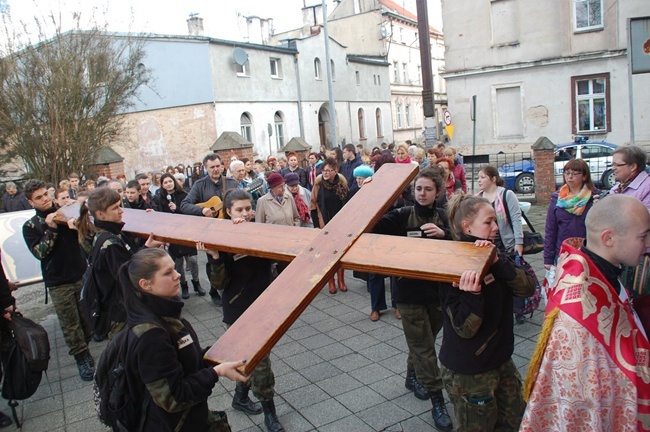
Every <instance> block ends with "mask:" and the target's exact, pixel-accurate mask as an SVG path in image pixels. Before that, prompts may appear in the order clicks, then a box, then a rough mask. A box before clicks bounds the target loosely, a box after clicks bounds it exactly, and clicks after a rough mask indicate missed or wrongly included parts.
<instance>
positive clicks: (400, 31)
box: [399, 27, 404, 43]
mask: <svg viewBox="0 0 650 432" xmlns="http://www.w3.org/2000/svg"><path fill="white" fill-rule="evenodd" d="M399 41H400V42H401V43H404V29H403V28H402V27H400V28H399Z"/></svg>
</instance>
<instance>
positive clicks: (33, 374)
mask: <svg viewBox="0 0 650 432" xmlns="http://www.w3.org/2000/svg"><path fill="white" fill-rule="evenodd" d="M9 328H10V329H11V342H12V346H11V349H10V350H9V356H8V358H7V363H6V366H5V374H4V381H3V383H2V397H3V398H4V399H6V400H8V401H9V402H8V404H9V406H10V407H11V413H12V415H13V418H14V421H15V422H16V425H17V426H18V427H19V428H20V427H21V426H20V422H19V421H18V416H17V414H16V407H17V406H18V402H16V401H17V400H24V399H27V398H29V397H31V396H32V395H33V394H34V393H36V390H37V389H38V386H39V384H40V383H41V378H42V377H43V372H45V371H47V367H48V363H49V361H50V341H49V339H48V336H47V331H45V329H44V328H43V326H41V325H39V324H36V323H35V322H34V321H32V320H30V319H27V318H25V317H23V316H22V315H21V314H20V313H19V312H13V313H12V314H11V322H9Z"/></svg>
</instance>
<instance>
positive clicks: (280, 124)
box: [274, 111, 284, 150]
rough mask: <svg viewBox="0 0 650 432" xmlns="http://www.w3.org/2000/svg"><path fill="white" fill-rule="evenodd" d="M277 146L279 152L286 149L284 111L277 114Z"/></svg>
mask: <svg viewBox="0 0 650 432" xmlns="http://www.w3.org/2000/svg"><path fill="white" fill-rule="evenodd" d="M274 118H275V145H276V146H277V148H278V150H280V149H281V148H282V147H284V116H283V115H282V111H276V112H275V117H274Z"/></svg>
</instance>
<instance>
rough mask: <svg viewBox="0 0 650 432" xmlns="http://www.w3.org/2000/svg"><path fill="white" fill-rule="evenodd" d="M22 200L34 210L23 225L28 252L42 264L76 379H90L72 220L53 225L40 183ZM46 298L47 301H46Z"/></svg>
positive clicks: (80, 259) (82, 261) (82, 264)
mask: <svg viewBox="0 0 650 432" xmlns="http://www.w3.org/2000/svg"><path fill="white" fill-rule="evenodd" d="M25 196H26V197H27V200H28V201H29V203H30V204H31V205H32V207H34V209H36V215H35V216H34V217H32V218H31V219H29V220H28V221H27V222H25V225H23V237H24V238H25V243H27V248H28V249H29V251H30V252H31V253H32V255H34V256H35V257H36V258H37V259H38V260H40V261H41V270H42V272H43V282H44V283H45V287H46V289H47V290H48V291H49V294H50V295H51V296H52V304H53V305H54V310H55V311H56V314H57V316H58V318H59V325H60V326H61V330H62V331H63V337H64V339H65V342H66V344H67V345H68V348H70V351H69V354H70V355H72V356H74V358H75V360H76V362H77V368H78V369H79V376H80V377H81V379H82V380H84V381H90V380H92V379H93V368H94V367H95V362H94V360H93V358H92V356H91V355H90V351H88V342H89V341H90V338H91V337H92V329H91V328H90V326H89V325H88V323H87V322H86V320H85V319H84V317H83V315H82V312H81V310H82V309H81V301H80V297H81V278H82V276H83V274H84V272H85V271H86V267H87V262H86V258H85V257H84V255H83V252H82V250H81V246H79V240H78V238H77V231H76V228H74V219H70V220H69V221H68V223H67V224H66V223H63V224H57V223H56V222H55V219H54V218H55V216H56V210H57V208H56V206H55V205H54V203H53V202H52V199H51V198H50V195H49V194H48V192H47V189H46V188H45V183H43V182H42V181H40V180H29V181H28V182H27V183H26V184H25ZM46 298H47V297H46Z"/></svg>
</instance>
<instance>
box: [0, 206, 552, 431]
mask: <svg viewBox="0 0 650 432" xmlns="http://www.w3.org/2000/svg"><path fill="white" fill-rule="evenodd" d="M545 215H546V207H544V206H533V207H532V208H531V209H530V212H529V217H530V219H531V222H532V224H533V225H534V226H535V227H536V228H537V229H538V230H539V231H541V232H543V231H544V217H545ZM527 258H528V259H529V262H530V263H531V264H532V265H533V267H534V268H535V269H536V271H537V273H538V276H539V278H540V281H541V280H542V278H543V276H544V272H543V262H542V254H541V253H540V254H538V255H533V256H528V257H527ZM204 259H205V258H203V257H200V261H202V260H204ZM391 259H395V257H391ZM200 264H201V263H200ZM351 273H352V272H349V271H348V272H346V282H347V284H348V288H349V291H348V292H347V293H338V294H336V295H330V294H329V293H328V292H327V289H326V288H325V289H324V290H323V291H322V293H321V294H319V295H318V296H317V297H316V299H315V300H314V301H313V303H312V304H311V305H310V306H309V307H308V308H307V310H306V311H305V313H303V314H302V315H301V316H300V318H299V319H298V320H297V321H296V322H295V324H294V325H293V326H292V327H291V328H290V329H289V331H288V332H287V333H286V334H285V336H284V337H283V338H282V339H281V340H280V342H279V343H278V344H277V345H276V346H275V348H273V351H272V353H271V359H272V362H273V371H274V373H275V376H276V392H277V395H276V399H275V401H276V407H277V410H278V415H279V418H280V421H281V422H282V424H283V425H284V427H285V428H286V430H287V431H290V432H298V431H337V432H340V431H382V430H386V431H420V430H423V431H425V430H426V431H429V430H432V429H433V421H432V419H431V413H430V411H431V403H430V402H428V401H421V400H419V399H416V398H415V397H414V396H413V395H412V393H411V392H409V391H408V390H406V389H405V388H404V377H405V375H406V352H407V347H406V341H405V339H404V335H403V333H402V327H401V322H400V321H399V320H397V319H396V318H395V317H394V315H393V311H392V310H388V311H384V312H383V313H382V315H381V319H380V320H379V321H377V322H371V321H370V320H369V319H368V314H369V313H370V298H369V294H368V292H367V290H366V285H365V282H363V281H360V280H357V279H353V278H352V274H351ZM202 278H203V279H202V283H203V284H204V287H205V286H207V280H205V276H204V275H203V276H202ZM386 285H387V286H388V283H387V284H386ZM17 298H18V305H19V307H21V309H22V310H23V311H24V312H25V314H26V316H28V317H32V318H35V319H38V320H39V321H40V322H41V323H42V324H43V325H44V326H45V328H46V329H47V330H48V332H49V334H50V342H51V345H52V359H51V361H50V367H49V371H48V373H47V377H44V378H43V382H42V383H41V386H40V388H39V389H38V391H37V392H36V394H35V395H34V396H33V397H32V398H31V399H29V400H26V401H22V402H21V403H20V406H19V407H18V415H19V417H20V418H21V419H22V422H23V429H22V430H23V431H25V432H31V431H67V432H73V431H89V432H90V431H101V430H104V429H103V428H102V426H101V424H100V423H99V422H98V421H97V419H96V416H95V407H94V403H93V397H92V393H93V392H92V384H90V383H87V382H83V381H81V380H80V379H79V376H78V373H77V367H76V365H75V364H74V359H73V358H72V357H71V356H69V355H68V354H67V351H68V348H67V347H66V345H65V342H64V340H63V335H62V333H61V330H60V328H59V325H58V322H57V319H56V315H54V311H53V309H52V307H51V305H43V286H42V285H40V286H39V285H36V286H32V287H25V288H22V289H21V290H20V291H19V292H18V293H17ZM387 298H388V299H389V298H390V293H387ZM542 307H543V306H542ZM183 313H184V316H185V317H186V318H187V319H188V320H189V321H190V322H191V323H192V325H193V326H194V328H195V329H196V331H197V333H198V336H199V339H200V341H201V342H202V344H203V345H204V346H207V345H209V344H211V343H213V342H214V341H215V340H216V339H217V338H218V337H219V336H220V335H221V334H223V332H224V331H225V326H224V324H223V323H222V322H221V319H222V315H221V311H220V310H219V309H217V308H215V307H214V306H213V305H212V303H211V302H210V299H209V296H206V297H198V296H196V295H194V293H192V296H191V298H190V299H189V300H188V301H186V304H185V308H184V310H183ZM542 319H543V311H542V310H541V309H540V310H539V311H537V312H535V313H534V315H533V317H532V319H529V320H527V322H526V323H524V324H523V325H515V352H514V355H513V360H514V362H515V364H516V365H517V367H518V368H519V371H520V372H521V373H522V375H524V376H525V374H526V371H527V369H528V362H529V359H530V356H531V355H532V351H533V349H534V347H535V344H536V341H537V337H538V334H539V332H540V330H541V323H542ZM439 342H440V341H439ZM104 346H105V342H104V343H99V344H97V343H92V344H91V351H92V354H93V356H94V357H95V359H97V358H99V355H100V353H101V351H102V349H103V348H104ZM233 392H234V383H232V382H230V381H228V380H226V379H224V380H222V381H220V382H219V383H217V385H216V387H215V389H214V392H213V394H212V396H211V397H210V400H209V402H210V407H211V408H212V409H221V410H225V411H227V413H228V417H229V420H230V423H231V425H232V427H233V431H259V430H262V431H263V430H265V428H264V416H263V415H257V416H248V415H246V414H244V413H241V412H239V411H234V410H233V409H232V408H231V407H230V402H231V400H232V395H233ZM448 406H449V410H450V411H452V407H451V405H450V404H448ZM2 410H3V411H4V412H5V413H7V414H9V409H8V408H7V407H6V406H5V407H4V408H2Z"/></svg>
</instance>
